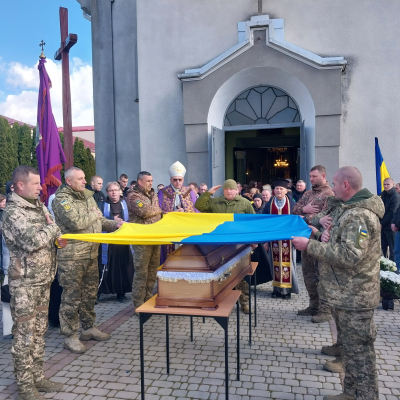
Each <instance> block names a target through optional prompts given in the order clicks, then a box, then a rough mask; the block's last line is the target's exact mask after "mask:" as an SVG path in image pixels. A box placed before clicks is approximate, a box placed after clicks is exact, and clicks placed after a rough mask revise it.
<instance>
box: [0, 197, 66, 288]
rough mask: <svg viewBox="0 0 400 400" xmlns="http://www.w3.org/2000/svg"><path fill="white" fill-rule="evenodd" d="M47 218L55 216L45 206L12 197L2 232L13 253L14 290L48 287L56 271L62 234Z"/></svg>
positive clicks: (8, 203) (38, 202) (11, 266)
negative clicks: (58, 241) (58, 242)
mask: <svg viewBox="0 0 400 400" xmlns="http://www.w3.org/2000/svg"><path fill="white" fill-rule="evenodd" d="M45 214H47V215H49V216H50V218H51V215H50V213H49V211H48V209H47V208H46V206H45V205H44V204H42V203H41V202H40V201H39V200H35V202H34V204H31V203H30V202H28V201H26V200H25V199H23V198H22V197H21V196H18V195H17V194H16V193H15V192H13V193H11V194H10V195H9V197H8V200H7V206H6V208H5V210H4V212H3V217H2V220H1V228H0V229H1V231H2V233H3V237H4V241H5V243H6V244H7V247H8V249H9V251H10V266H9V269H8V279H9V285H10V286H11V287H20V286H39V285H47V284H49V285H50V283H51V282H52V281H53V279H54V275H55V270H56V246H55V241H56V239H57V237H59V236H61V231H60V229H59V227H58V226H57V225H56V224H48V223H47V220H46V217H45Z"/></svg>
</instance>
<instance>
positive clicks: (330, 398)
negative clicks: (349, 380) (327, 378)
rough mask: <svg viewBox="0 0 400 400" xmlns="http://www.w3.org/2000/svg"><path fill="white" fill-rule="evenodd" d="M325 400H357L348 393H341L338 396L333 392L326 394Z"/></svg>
mask: <svg viewBox="0 0 400 400" xmlns="http://www.w3.org/2000/svg"><path fill="white" fill-rule="evenodd" d="M324 400H356V398H355V397H354V396H349V395H347V394H344V393H340V394H338V395H336V396H334V395H331V394H330V395H327V396H324Z"/></svg>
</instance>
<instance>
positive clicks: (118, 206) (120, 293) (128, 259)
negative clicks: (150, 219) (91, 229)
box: [97, 182, 133, 303]
mask: <svg viewBox="0 0 400 400" xmlns="http://www.w3.org/2000/svg"><path fill="white" fill-rule="evenodd" d="M119 191H120V187H119V184H118V182H109V183H107V186H106V193H107V198H106V200H105V202H103V203H102V204H101V211H102V213H103V215H104V216H105V217H106V218H107V219H110V220H115V221H125V222H128V221H129V213H128V206H127V204H126V201H125V200H124V199H123V198H121V196H120V193H119ZM101 249H102V254H101V269H100V270H99V272H100V285H99V291H98V294H97V297H100V295H101V294H117V301H119V302H120V303H122V302H123V301H125V299H126V297H125V293H130V292H131V291H132V279H133V257H132V252H131V248H130V246H129V245H124V244H109V245H107V244H105V243H103V244H102V245H101Z"/></svg>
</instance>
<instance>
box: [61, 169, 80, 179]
mask: <svg viewBox="0 0 400 400" xmlns="http://www.w3.org/2000/svg"><path fill="white" fill-rule="evenodd" d="M74 171H82V170H81V169H80V168H78V167H71V168H68V169H67V170H66V171H65V173H64V178H65V179H67V178H71V177H72V175H73V174H74ZM82 172H83V171H82Z"/></svg>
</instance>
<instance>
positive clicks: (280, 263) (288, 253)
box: [270, 196, 292, 288]
mask: <svg viewBox="0 0 400 400" xmlns="http://www.w3.org/2000/svg"><path fill="white" fill-rule="evenodd" d="M270 213H271V214H275V215H287V214H290V203H289V199H288V197H287V196H286V202H285V205H284V206H283V207H282V208H281V209H279V208H278V207H277V206H276V204H275V197H274V198H273V200H272V201H271V209H270ZM271 245H272V258H273V263H274V280H273V282H272V285H273V286H276V287H279V288H291V287H292V241H291V240H275V241H273V242H271Z"/></svg>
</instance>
